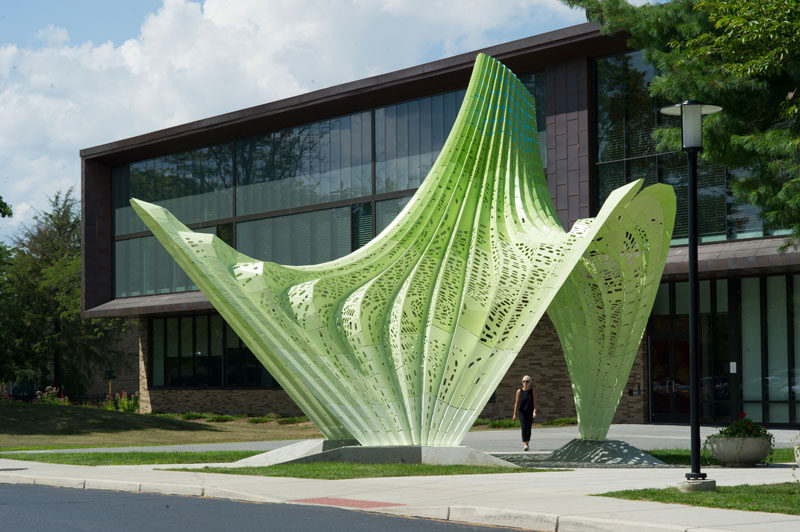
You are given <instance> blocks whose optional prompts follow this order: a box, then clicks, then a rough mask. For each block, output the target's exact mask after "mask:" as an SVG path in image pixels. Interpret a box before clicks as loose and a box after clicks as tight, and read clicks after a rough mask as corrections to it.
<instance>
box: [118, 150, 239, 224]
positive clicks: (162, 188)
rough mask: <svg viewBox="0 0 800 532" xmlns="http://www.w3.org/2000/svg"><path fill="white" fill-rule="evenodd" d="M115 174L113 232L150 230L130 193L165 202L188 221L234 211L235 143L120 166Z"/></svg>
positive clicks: (213, 217) (221, 215)
mask: <svg viewBox="0 0 800 532" xmlns="http://www.w3.org/2000/svg"><path fill="white" fill-rule="evenodd" d="M111 179H112V185H111V189H112V205H113V209H114V234H115V235H124V234H129V233H135V232H139V231H146V230H147V227H145V225H144V224H143V223H142V222H141V220H139V217H138V216H137V215H136V214H135V213H134V212H133V209H132V208H131V207H130V204H129V199H130V198H137V199H140V200H144V201H148V202H151V203H157V204H159V205H162V206H163V207H165V208H167V209H169V210H170V211H171V212H172V214H174V215H175V217H176V218H178V219H179V220H180V221H181V222H183V223H185V224H189V223H195V222H202V221H205V220H216V219H220V218H227V217H230V216H232V215H233V187H232V184H233V143H227V144H220V145H216V146H209V147H206V148H200V149H197V150H191V151H185V152H181V153H175V154H171V155H165V156H163V157H158V158H155V159H148V160H146V161H139V162H136V163H132V164H130V165H127V166H121V167H117V168H114V169H113V171H112V176H111Z"/></svg>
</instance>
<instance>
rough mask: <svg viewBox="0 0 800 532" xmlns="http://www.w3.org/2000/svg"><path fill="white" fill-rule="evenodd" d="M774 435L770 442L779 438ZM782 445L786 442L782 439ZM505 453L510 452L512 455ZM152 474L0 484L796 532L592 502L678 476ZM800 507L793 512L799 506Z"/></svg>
mask: <svg viewBox="0 0 800 532" xmlns="http://www.w3.org/2000/svg"><path fill="white" fill-rule="evenodd" d="M545 431H548V432H545ZM551 431H552V432H551ZM711 432H713V430H712V431H711ZM785 432H786V435H785V437H786V441H787V442H791V437H793V436H794V434H796V432H795V433H794V434H792V433H793V432H794V431H785ZM683 433H688V427H672V428H669V427H666V426H659V425H635V426H632V425H616V426H614V427H612V433H611V434H610V435H609V436H610V437H611V438H615V439H624V440H626V441H627V439H628V438H631V439H634V438H641V439H647V441H651V440H652V441H653V442H654V444H653V445H645V446H644V447H645V448H664V447H667V446H668V445H667V443H668V442H670V441H675V442H681V441H683V436H682V434H683ZM534 434H535V437H536V441H537V443H540V444H541V446H542V448H543V447H544V446H545V445H550V444H551V443H550V442H552V444H553V445H557V442H558V441H560V440H559V438H569V437H570V436H571V434H570V433H569V431H565V430H564V429H542V430H540V431H539V430H537V431H536V432H535V433H534ZM490 435H494V436H490ZM501 436H505V437H512V436H513V437H514V438H515V437H516V431H502V432H492V433H483V432H478V433H471V434H470V436H469V441H466V442H465V443H466V444H468V445H471V446H475V447H479V446H481V445H490V443H489V442H491V441H492V440H493V438H496V437H501ZM777 436H778V435H777V434H776V439H777ZM780 439H781V441H783V440H784V435H783V434H781V438H780ZM634 441H635V440H634ZM686 441H687V442H688V439H687V440H686ZM545 442H547V443H545ZM273 443H284V444H285V443H288V442H273ZM629 443H631V442H630V441H629ZM680 446H685V445H680ZM137 449H141V448H137ZM487 450H494V451H503V450H504V449H502V448H500V449H498V448H494V449H487ZM509 450H513V451H516V450H517V449H516V447H514V448H513V449H509ZM157 467H171V466H103V467H87V466H69V465H60V464H44V463H39V462H22V461H15V460H6V459H1V458H0V482H10V483H36V484H43V485H51V486H63V487H71V488H83V489H110V490H123V491H132V492H147V493H167V494H177V495H192V496H203V497H220V498H229V499H236V500H246V501H254V502H286V503H296V504H322V505H333V506H339V507H343V508H357V509H364V510H369V511H377V512H384V513H391V514H398V515H409V516H418V517H432V518H437V519H449V520H453V521H463V522H469V523H482V524H492V525H501V526H515V527H520V528H523V529H529V530H543V531H558V532H568V531H576V532H577V531H580V532H589V531H619V530H636V531H645V532H646V531H671V532H677V531H690V530H691V531H694V532H701V531H705V532H709V531H712V530H713V531H742V532H743V531H748V532H751V531H756V532H758V531H769V532H784V531H785V532H789V531H791V532H797V531H798V530H800V516H791V515H784V514H768V513H759V512H742V511H737V510H719V509H711V508H699V507H690V506H681V505H671V504H659V503H652V502H640V501H626V500H622V499H613V498H606V497H595V496H592V494H596V493H603V492H606V491H609V490H621V489H638V488H647V487H653V488H660V487H667V486H673V485H675V484H677V483H678V482H680V481H682V480H683V474H684V473H685V472H686V471H685V470H684V469H676V468H657V469H588V468H587V469H576V470H573V471H567V472H556V471H553V472H545V473H517V474H498V475H464V476H442V477H402V478H377V479H352V480H307V479H295V478H271V477H250V476H238V475H218V474H208V473H189V472H178V471H164V470H159V469H156V468H157ZM704 471H705V472H707V473H708V474H709V478H711V479H714V480H716V481H717V484H718V485H723V486H725V485H736V484H759V483H773V482H790V481H793V480H797V479H796V478H795V476H794V474H793V469H792V467H791V466H790V465H785V464H774V465H771V466H768V467H757V468H750V469H726V468H706V469H704ZM798 504H799V505H800V501H798Z"/></svg>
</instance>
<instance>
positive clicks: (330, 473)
mask: <svg viewBox="0 0 800 532" xmlns="http://www.w3.org/2000/svg"><path fill="white" fill-rule="evenodd" d="M174 471H192V472H195V473H226V474H229V475H255V476H261V477H295V478H318V479H324V480H338V479H346V478H375V477H415V476H435V475H485V474H489V473H531V472H537V473H538V472H542V471H548V472H551V471H556V470H555V469H523V468H519V469H516V468H509V467H495V466H466V465H427V464H350V463H345V462H319V463H312V464H277V465H272V466H260V467H237V468H235V469H228V468H224V467H203V468H198V469H188V468H185V469H175V470H174Z"/></svg>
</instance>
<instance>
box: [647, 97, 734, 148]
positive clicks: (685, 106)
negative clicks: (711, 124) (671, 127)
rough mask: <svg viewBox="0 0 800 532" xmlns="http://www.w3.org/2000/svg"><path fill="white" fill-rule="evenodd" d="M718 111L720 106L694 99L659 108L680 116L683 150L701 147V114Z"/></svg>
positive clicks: (663, 112) (720, 108) (665, 112)
mask: <svg viewBox="0 0 800 532" xmlns="http://www.w3.org/2000/svg"><path fill="white" fill-rule="evenodd" d="M718 111H722V107H720V106H718V105H709V104H705V103H702V102H697V101H694V100H686V101H685V102H681V103H676V104H673V105H667V106H666V107H662V108H661V114H665V115H669V116H680V117H681V142H682V144H683V149H684V150H688V149H700V148H702V147H703V115H710V114H711V113H716V112H718Z"/></svg>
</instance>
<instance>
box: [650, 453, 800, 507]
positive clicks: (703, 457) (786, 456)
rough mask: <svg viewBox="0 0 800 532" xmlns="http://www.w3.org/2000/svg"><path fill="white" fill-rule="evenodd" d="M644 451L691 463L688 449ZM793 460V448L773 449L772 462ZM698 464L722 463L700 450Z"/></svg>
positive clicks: (670, 460) (665, 459) (672, 461)
mask: <svg viewBox="0 0 800 532" xmlns="http://www.w3.org/2000/svg"><path fill="white" fill-rule="evenodd" d="M644 452H646V453H647V454H649V455H650V456H652V457H654V458H658V459H659V460H661V461H662V462H664V463H667V464H676V465H691V463H692V455H691V451H689V449H654V450H652V451H644ZM794 461H795V459H794V450H793V449H783V448H781V449H774V450H773V453H772V462H774V463H786V462H794ZM700 465H703V466H710V465H722V463H721V462H720V461H719V460H717V459H716V458H714V457H713V456H711V453H710V452H701V453H700ZM798 504H800V503H798Z"/></svg>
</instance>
